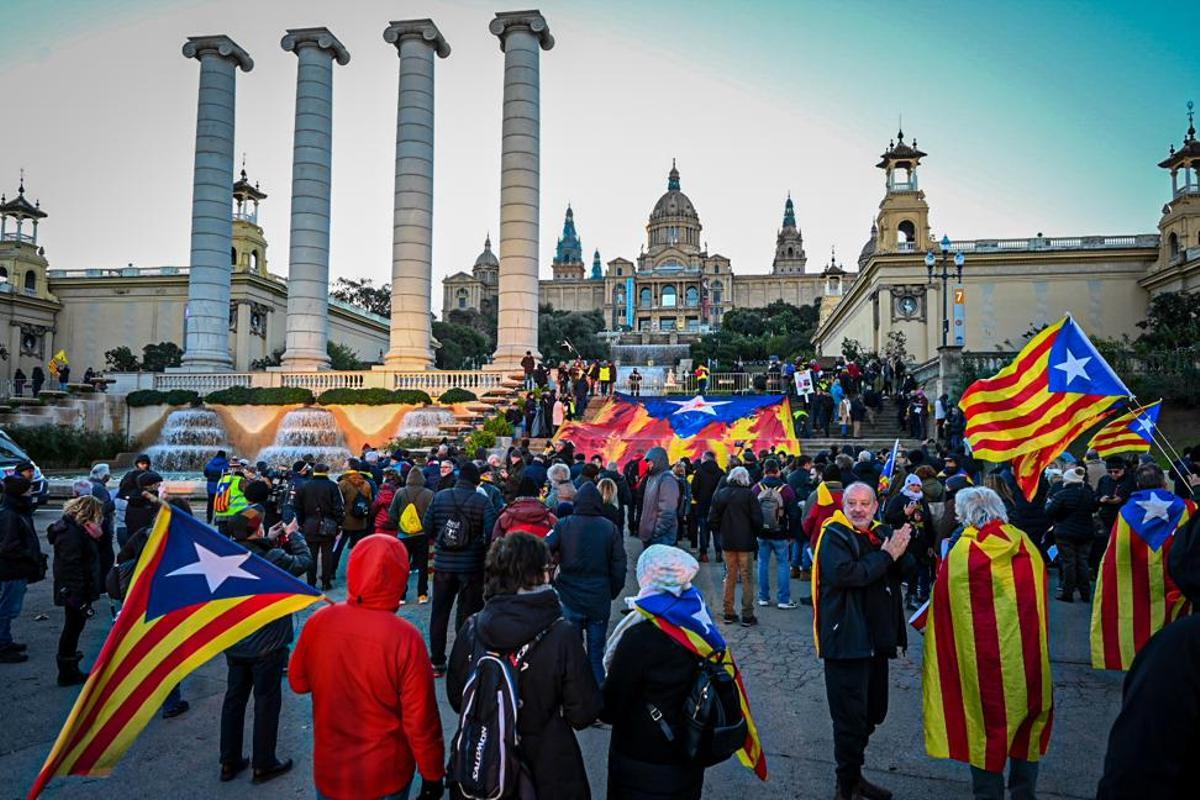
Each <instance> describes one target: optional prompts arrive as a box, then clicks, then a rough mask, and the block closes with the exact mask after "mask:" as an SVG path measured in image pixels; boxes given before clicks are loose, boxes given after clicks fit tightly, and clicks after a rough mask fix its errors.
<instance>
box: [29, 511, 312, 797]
mask: <svg viewBox="0 0 1200 800" xmlns="http://www.w3.org/2000/svg"><path fill="white" fill-rule="evenodd" d="M321 597H322V595H321V594H320V593H319V592H318V591H316V590H315V589H312V588H311V587H309V586H308V585H307V584H305V583H304V582H302V581H299V580H297V579H296V578H293V577H292V576H291V575H288V574H287V573H286V572H284V571H283V570H281V569H279V568H278V567H276V566H274V565H273V564H271V563H270V562H268V561H266V560H265V559H263V558H260V557H259V556H257V555H253V554H251V553H250V552H249V551H247V550H246V549H245V548H244V547H242V546H241V545H239V544H236V543H235V542H233V541H231V540H229V539H227V538H225V537H224V536H221V535H220V534H218V533H217V532H216V531H214V530H213V529H212V528H209V527H207V526H206V525H204V524H203V523H201V522H200V521H198V520H196V519H194V518H193V517H191V516H189V515H187V514H185V513H183V512H181V511H176V510H173V509H172V508H171V507H170V506H163V507H162V509H161V510H160V511H159V512H158V517H157V518H156V519H155V522H154V527H153V529H152V532H151V533H150V537H149V539H148V540H147V542H146V546H145V548H144V549H143V550H142V554H141V556H140V557H139V558H138V563H137V566H136V567H135V569H134V572H133V578H132V580H131V583H130V586H129V591H128V593H127V595H126V598H125V604H124V606H122V608H121V613H120V614H119V615H118V617H117V620H116V622H115V624H114V625H113V628H112V630H111V631H109V634H108V638H107V639H105V641H104V646H103V647H102V648H101V650H100V655H99V656H97V657H96V662H95V664H94V665H93V666H92V670H91V673H90V674H89V675H88V679H87V682H86V683H85V684H84V686H83V690H82V691H81V692H80V694H79V697H78V699H76V701H75V706H74V708H72V709H71V714H70V716H69V717H68V718H67V721H66V724H65V725H63V729H62V731H61V732H60V733H59V734H58V739H57V740H56V741H55V742H54V747H53V748H52V749H51V750H50V755H49V756H47V757H46V763H45V764H44V765H43V766H42V770H41V772H40V773H39V774H38V776H37V780H36V781H35V782H34V784H33V787H32V788H31V789H30V790H29V795H28V797H29V798H30V800H32V798H35V797H37V796H38V794H40V793H41V791H42V789H43V788H44V787H45V785H46V783H47V782H48V781H49V780H50V779H51V778H52V777H54V776H56V775H108V774H109V773H110V772H111V771H112V768H113V766H114V765H116V763H117V762H118V761H119V760H120V759H121V756H122V755H123V754H124V753H125V751H126V750H127V749H128V748H129V746H130V745H131V744H133V740H134V739H136V738H137V735H138V734H139V733H140V732H141V730H142V728H144V727H145V726H146V723H147V722H149V721H150V719H151V718H152V717H153V716H154V715H155V714H156V713H157V712H158V709H159V708H160V707H161V706H162V703H163V701H164V700H165V699H166V696H167V694H168V693H169V692H170V691H171V689H172V688H173V687H174V686H175V685H176V684H178V683H179V682H180V681H181V680H182V679H183V678H184V676H186V675H187V674H188V673H190V672H191V671H192V670H194V669H196V668H197V667H199V666H200V665H201V664H203V663H204V662H205V661H208V660H209V659H210V658H212V657H213V656H214V655H216V654H217V653H220V652H221V651H222V650H225V649H226V648H228V647H229V646H230V645H232V644H234V643H236V642H238V641H240V640H241V639H243V638H244V637H246V636H247V635H249V634H250V633H252V632H254V631H255V630H257V629H258V628H261V627H262V626H263V625H265V624H267V623H268V622H270V621H272V620H275V619H278V618H279V617H282V616H285V615H287V614H290V613H292V612H294V611H299V610H300V609H302V608H305V607H306V606H308V605H310V604H312V603H314V602H316V601H317V600H320V599H321Z"/></svg>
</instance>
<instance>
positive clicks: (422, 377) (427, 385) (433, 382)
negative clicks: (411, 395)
mask: <svg viewBox="0 0 1200 800" xmlns="http://www.w3.org/2000/svg"><path fill="white" fill-rule="evenodd" d="M388 374H390V375H391V376H392V388H393V389H422V390H424V391H426V392H428V393H429V396H430V397H437V396H438V395H440V394H441V393H442V392H444V391H446V390H447V389H468V390H470V391H472V392H475V393H476V394H479V393H481V392H486V391H489V390H491V389H500V388H502V387H503V384H504V381H505V380H506V379H507V378H508V373H507V372H504V371H503V370H475V371H446V372H442V371H437V372H392V373H388Z"/></svg>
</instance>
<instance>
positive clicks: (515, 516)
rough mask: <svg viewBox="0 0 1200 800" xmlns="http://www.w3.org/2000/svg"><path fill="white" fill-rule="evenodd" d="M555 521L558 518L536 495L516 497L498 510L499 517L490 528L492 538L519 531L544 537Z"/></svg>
mask: <svg viewBox="0 0 1200 800" xmlns="http://www.w3.org/2000/svg"><path fill="white" fill-rule="evenodd" d="M556 522H558V519H557V518H556V517H555V516H554V515H553V514H552V513H550V509H549V508H547V507H546V504H545V503H543V502H542V501H541V500H539V499H537V498H536V497H518V498H517V499H516V500H514V501H512V502H511V503H509V504H508V506H506V507H505V509H504V510H503V511H501V512H500V517H499V518H498V519H497V520H496V525H495V527H493V528H492V538H493V539H499V538H501V537H502V536H505V535H506V534H509V533H517V532H518V531H521V532H524V533H531V534H533V535H534V536H536V537H538V538H539V539H545V538H546V535H547V534H549V533H550V530H551V529H552V528H553V527H554V523H556Z"/></svg>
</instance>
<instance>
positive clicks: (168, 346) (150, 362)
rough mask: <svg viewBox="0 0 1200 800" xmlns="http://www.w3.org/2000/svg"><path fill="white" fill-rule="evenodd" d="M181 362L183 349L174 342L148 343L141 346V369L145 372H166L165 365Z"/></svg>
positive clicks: (177, 364) (174, 364)
mask: <svg viewBox="0 0 1200 800" xmlns="http://www.w3.org/2000/svg"><path fill="white" fill-rule="evenodd" d="M182 363H183V350H181V349H180V348H179V345H177V344H175V343H174V342H159V343H158V344H148V345H146V346H145V347H143V348H142V369H143V370H145V371H146V372H166V370H167V367H178V366H179V365H180V364H182Z"/></svg>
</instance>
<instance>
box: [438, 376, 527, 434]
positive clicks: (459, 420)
mask: <svg viewBox="0 0 1200 800" xmlns="http://www.w3.org/2000/svg"><path fill="white" fill-rule="evenodd" d="M524 380H525V375H524V373H523V372H520V371H518V372H510V373H508V375H507V376H506V377H505V379H504V380H503V381H501V388H497V389H489V390H488V391H486V392H484V393H483V394H482V395H480V396H479V398H478V399H476V400H473V401H472V402H470V403H465V404H463V405H462V406H460V407H459V409H457V410H456V412H455V420H454V422H451V423H447V424H445V425H442V426H441V429H442V432H443V433H445V434H446V436H448V437H451V438H460V437H462V436H463V435H465V434H467V433H470V432H471V431H473V430H475V429H477V428H478V427H479V426H480V425H482V424H483V423H484V420H486V419H487V418H488V417H490V416H492V415H493V414H496V413H500V414H503V413H504V412H506V411H508V409H509V408H510V407H511V406H512V405H513V404H514V403H516V401H517V399H518V398H519V396H520V393H521V387H522V385H523V383H524Z"/></svg>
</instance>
